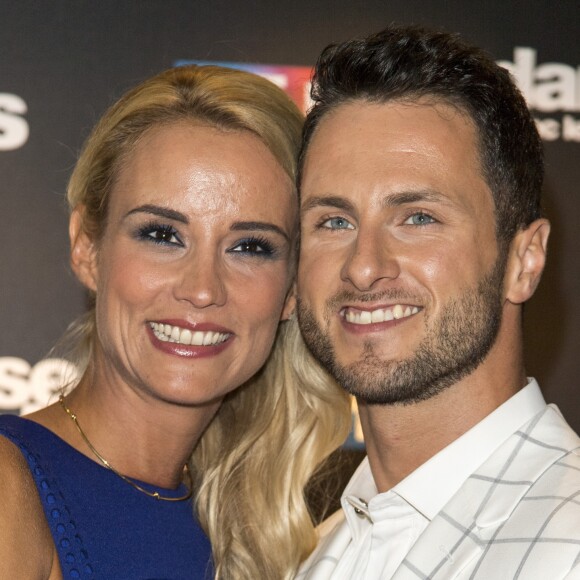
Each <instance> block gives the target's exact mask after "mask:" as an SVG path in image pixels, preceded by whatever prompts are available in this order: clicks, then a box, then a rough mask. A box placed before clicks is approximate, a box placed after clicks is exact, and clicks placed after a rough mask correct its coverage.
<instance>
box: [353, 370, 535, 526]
mask: <svg viewBox="0 0 580 580" xmlns="http://www.w3.org/2000/svg"><path fill="white" fill-rule="evenodd" d="M545 406H546V402H545V401H544V397H543V396H542V393H541V391H540V387H539V386H538V383H537V382H536V380H535V379H529V382H528V384H527V386H525V387H524V388H523V389H521V390H520V391H518V392H517V393H516V394H515V395H514V396H512V397H511V398H510V399H508V400H507V401H506V402H505V403H503V404H502V405H501V406H500V407H498V408H497V409H495V410H494V411H493V412H492V413H490V414H489V415H488V416H487V417H485V419H483V420H482V421H480V422H479V423H478V424H477V425H475V426H474V427H472V428H471V429H470V430H469V431H467V432H466V433H464V434H463V435H462V436H461V437H459V438H458V439H456V440H455V441H453V442H452V443H451V444H450V445H448V446H447V447H445V448H444V449H442V450H441V451H439V453H437V454H436V455H434V456H433V457H431V458H430V459H429V460H428V461H426V462H425V463H424V464H423V465H421V466H419V467H418V468H417V469H416V470H415V471H413V473H411V474H410V475H408V476H407V477H406V478H405V479H403V480H402V481H401V482H399V483H398V484H397V485H396V486H395V487H394V488H393V489H392V490H390V491H389V492H386V493H396V494H397V495H398V496H400V497H401V498H402V499H404V500H405V501H406V502H407V503H409V504H410V505H411V506H413V507H414V508H415V509H416V510H417V511H418V512H420V513H421V514H423V515H424V516H425V517H426V518H427V519H429V520H432V519H433V518H434V517H435V516H436V515H437V514H438V513H439V512H440V511H441V510H442V509H443V507H444V506H445V504H447V502H448V501H449V500H450V499H451V498H452V497H453V496H454V495H455V493H456V492H457V491H458V490H459V488H460V487H461V486H462V485H463V483H464V482H465V481H466V480H467V478H468V477H469V476H470V475H471V474H472V473H474V472H475V471H476V470H477V468H478V467H479V466H480V465H482V464H483V463H484V462H485V461H486V459H488V458H489V457H490V456H491V455H492V453H493V452H494V451H495V450H496V449H497V448H498V447H499V446H500V445H501V444H502V443H503V442H504V441H505V440H506V439H507V438H508V437H509V436H510V435H512V434H513V433H515V432H516V431H517V430H518V429H519V428H520V427H521V426H522V425H524V424H525V423H527V422H528V421H529V420H531V419H532V418H533V417H534V416H535V415H537V414H538V413H539V412H540V411H542V410H543V409H544V408H545ZM377 494H378V491H377V488H376V485H375V482H374V479H373V477H372V473H371V469H370V465H369V462H368V458H365V460H364V461H363V462H362V463H361V465H360V466H359V468H358V469H357V470H356V472H355V473H354V475H353V476H352V478H351V480H350V481H349V483H348V485H347V486H346V488H345V490H344V494H343V496H342V505H343V507H344V508H346V507H347V505H349V502H348V499H347V496H351V497H356V498H362V499H364V500H365V501H366V502H369V501H370V499H372V498H373V497H375V496H377ZM379 495H384V494H379ZM373 503H374V502H373ZM351 509H352V508H351Z"/></svg>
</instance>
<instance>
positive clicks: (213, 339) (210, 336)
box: [149, 322, 230, 346]
mask: <svg viewBox="0 0 580 580" xmlns="http://www.w3.org/2000/svg"><path fill="white" fill-rule="evenodd" d="M149 325H150V326H151V329H152V330H153V334H154V335H155V336H156V337H157V338H158V339H159V340H161V341H162V342H175V343H178V344H184V345H187V346H189V345H193V346H202V345H203V346H211V345H215V344H220V343H221V342H224V341H225V340H227V339H228V338H229V337H230V335H229V334H227V333H222V332H211V331H208V332H202V331H201V330H196V331H195V332H192V331H191V330H189V329H188V328H180V327H179V326H171V325H170V324H161V323H160V322H150V323H149Z"/></svg>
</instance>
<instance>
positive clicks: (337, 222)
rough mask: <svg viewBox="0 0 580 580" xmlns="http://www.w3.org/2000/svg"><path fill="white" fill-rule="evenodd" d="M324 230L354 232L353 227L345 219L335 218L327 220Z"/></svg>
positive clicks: (323, 225)
mask: <svg viewBox="0 0 580 580" xmlns="http://www.w3.org/2000/svg"><path fill="white" fill-rule="evenodd" d="M322 227H323V228H328V229H330V230H352V229H354V227H353V225H352V224H351V223H350V222H349V221H348V220H347V219H345V218H343V217H334V218H330V219H328V220H326V221H325V222H324V223H323V224H322Z"/></svg>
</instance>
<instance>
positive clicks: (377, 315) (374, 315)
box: [371, 310, 385, 322]
mask: <svg viewBox="0 0 580 580" xmlns="http://www.w3.org/2000/svg"><path fill="white" fill-rule="evenodd" d="M384 320H385V313H384V312H383V311H382V310H373V311H372V312H371V321H372V322H384Z"/></svg>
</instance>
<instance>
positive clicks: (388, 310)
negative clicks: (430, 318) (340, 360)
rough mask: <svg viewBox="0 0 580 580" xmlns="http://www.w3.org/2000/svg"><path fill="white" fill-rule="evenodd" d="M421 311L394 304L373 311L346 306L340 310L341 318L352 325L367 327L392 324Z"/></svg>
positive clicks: (408, 305)
mask: <svg viewBox="0 0 580 580" xmlns="http://www.w3.org/2000/svg"><path fill="white" fill-rule="evenodd" d="M420 311H421V308H419V307H418V306H413V305H410V304H392V305H390V306H382V307H380V308H374V309H372V310H361V309H359V308H354V307H353V306H346V307H344V308H342V309H341V310H340V316H341V317H342V318H343V320H345V321H346V322H349V323H350V324H357V325H361V326H363V325H366V324H377V323H380V322H390V321H392V320H401V319H402V318H408V317H410V316H413V315H415V314H417V313H418V312H420Z"/></svg>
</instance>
